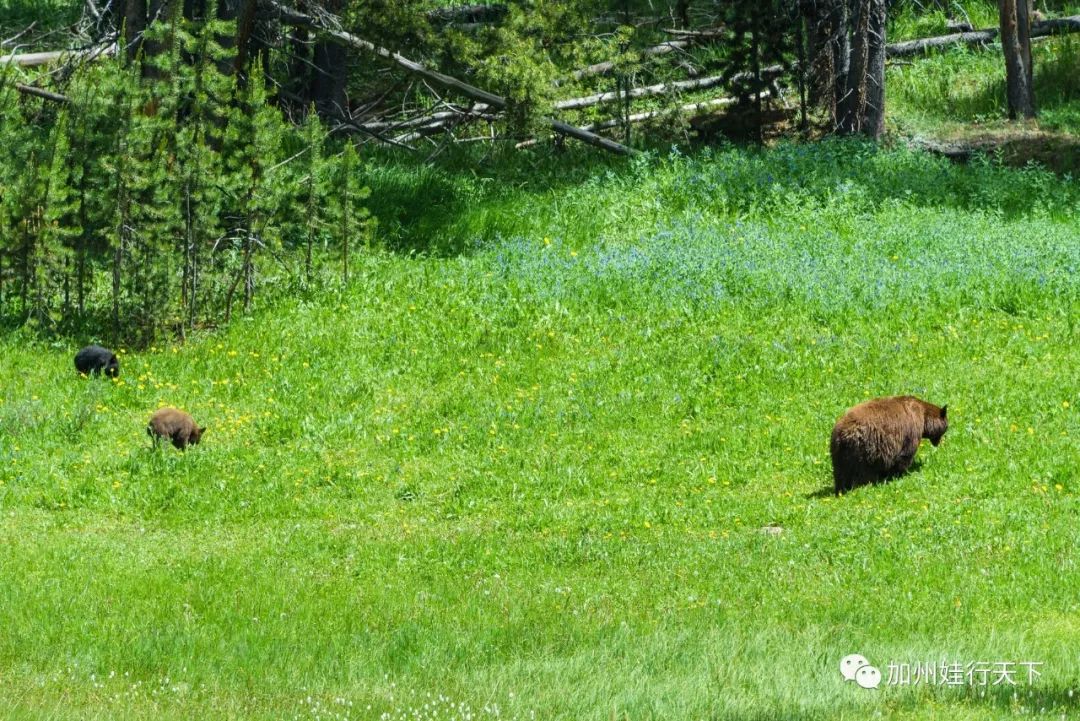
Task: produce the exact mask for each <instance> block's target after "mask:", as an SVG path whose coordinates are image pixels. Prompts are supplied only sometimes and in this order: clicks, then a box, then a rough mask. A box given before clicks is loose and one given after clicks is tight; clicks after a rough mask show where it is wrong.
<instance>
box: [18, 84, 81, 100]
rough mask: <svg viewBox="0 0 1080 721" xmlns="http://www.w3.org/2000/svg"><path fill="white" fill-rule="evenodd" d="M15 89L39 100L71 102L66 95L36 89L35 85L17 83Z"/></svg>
mask: <svg viewBox="0 0 1080 721" xmlns="http://www.w3.org/2000/svg"><path fill="white" fill-rule="evenodd" d="M15 89H16V90H18V91H19V92H20V93H24V94H26V95H34V96H37V97H39V98H44V99H45V100H51V101H53V102H54V103H67V102H70V99H69V98H68V96H66V95H61V94H60V93H54V92H51V91H49V90H44V89H42V88H36V87H34V86H33V85H23V84H22V83H15Z"/></svg>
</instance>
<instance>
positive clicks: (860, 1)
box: [837, 0, 871, 134]
mask: <svg viewBox="0 0 1080 721" xmlns="http://www.w3.org/2000/svg"><path fill="white" fill-rule="evenodd" d="M870 3H871V0H856V5H855V17H854V22H853V23H852V27H853V32H852V38H851V64H850V67H849V68H848V72H847V85H846V87H845V88H844V94H843V96H842V97H841V99H840V102H839V103H837V106H838V107H837V113H838V115H839V120H838V122H837V130H839V131H840V132H841V133H844V134H850V133H857V132H859V130H860V126H861V120H862V117H863V113H864V111H865V107H866V85H867V83H866V73H867V69H868V64H869V51H870Z"/></svg>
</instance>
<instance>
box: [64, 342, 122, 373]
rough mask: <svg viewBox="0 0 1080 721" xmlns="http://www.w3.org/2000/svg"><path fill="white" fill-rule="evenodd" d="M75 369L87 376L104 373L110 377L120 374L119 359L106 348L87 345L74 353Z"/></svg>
mask: <svg viewBox="0 0 1080 721" xmlns="http://www.w3.org/2000/svg"><path fill="white" fill-rule="evenodd" d="M75 370H77V371H79V372H80V373H85V374H86V375H88V376H90V375H94V376H96V375H98V374H99V373H104V374H105V375H107V376H109V377H110V378H115V377H117V376H118V375H120V361H119V360H117V359H116V354H115V353H113V352H112V351H111V350H109V349H108V348H102V347H101V346H99V345H88V346H86V347H85V348H83V349H82V350H81V351H79V352H78V353H76V354H75Z"/></svg>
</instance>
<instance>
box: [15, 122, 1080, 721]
mask: <svg viewBox="0 0 1080 721" xmlns="http://www.w3.org/2000/svg"><path fill="white" fill-rule="evenodd" d="M391 172H392V171H391V170H386V171H384V176H383V177H390V176H389V175H388V174H390V173H391ZM396 172H397V173H399V174H398V175H396V176H394V177H395V178H397V180H396V181H395V182H396V185H395V186H394V187H398V188H402V187H405V188H408V178H411V177H417V176H416V175H415V174H413V173H412V172H411V171H407V170H406V169H405V168H403V167H400V166H398V171H396ZM425 172H428V173H432V174H433V175H432V177H441V178H442V179H441V180H439V181H438V182H441V183H445V184H446V185H447V187H468V186H467V185H455V184H457V183H459V181H458V179H457V178H456V177H455V176H453V174H450V173H446V174H445V175H443V176H440V174H439V173H440V171H425ZM505 172H511V171H505ZM542 172H543V170H542V169H540V170H539V171H538V176H537V177H542ZM569 172H570V174H571V175H574V176H575V182H574V183H573V184H567V185H565V186H563V185H559V184H557V183H551V184H549V185H548V186H547V189H544V188H543V187H542V185H543V183H542V182H541V181H540V180H537V179H535V178H534V180H533V184H532V185H529V184H528V183H524V182H523V183H513V182H509V180H508V178H507V177H506V176H502V177H501V178H497V179H496V180H493V181H492V183H484V182H483V181H478V182H477V187H478V188H479V189H474V190H473V191H470V192H474V193H476V194H477V195H475V196H472V197H471V198H470V196H466V197H465V198H464V207H463V208H461V209H460V210H459V212H457V213H455V214H454V215H453V216H452V217H451V216H447V217H441V216H440V215H439V209H438V208H436V207H432V208H429V209H428V211H427V212H428V215H426V216H425V218H424V220H423V223H426V224H427V225H426V227H427V228H429V230H430V231H431V233H432V235H431V237H430V241H431V242H432V243H433V244H435V245H438V244H440V243H445V244H447V245H450V244H451V243H452V242H453V241H454V239H455V237H459V238H460V240H459V241H458V242H459V243H460V244H461V245H462V246H463V247H466V248H468V249H470V252H469V253H467V254H465V255H460V256H456V257H451V258H439V257H420V258H412V257H408V256H402V255H392V254H374V255H369V256H367V257H366V258H362V259H358V260H357V261H356V263H357V266H356V269H355V282H354V283H353V284H352V285H351V286H350V288H349V289H348V290H347V291H344V292H336V293H327V294H323V295H321V296H319V297H314V298H309V299H305V298H304V297H303V296H300V297H296V298H292V299H287V300H284V301H282V302H280V303H278V304H276V305H274V306H272V307H265V308H262V309H261V310H259V311H258V312H257V313H256V314H255V315H254V316H252V317H250V318H244V319H240V320H238V321H236V322H235V323H234V324H233V325H232V326H231V327H230V328H228V329H226V330H222V331H221V332H218V333H214V334H207V335H204V336H202V337H199V338H197V339H195V340H194V341H192V342H189V343H188V344H186V345H184V346H179V345H172V344H160V345H158V346H156V347H153V348H149V349H146V350H145V351H140V352H132V351H130V350H128V351H127V352H125V353H123V354H122V356H121V363H122V376H121V378H120V380H118V381H116V382H112V381H108V380H87V379H80V378H79V377H78V376H77V375H76V374H75V372H74V369H73V367H72V364H71V356H72V354H73V352H74V350H75V346H74V344H70V343H63V342H53V343H45V342H42V341H32V340H28V339H26V338H23V337H20V336H10V337H8V338H6V339H4V340H2V341H0V356H2V357H3V358H4V363H2V364H0V512H2V515H0V518H2V521H0V544H2V547H3V548H4V549H5V551H4V553H3V554H0V609H2V614H3V619H4V629H5V631H4V633H3V634H0V678H2V684H0V704H2V706H3V708H4V709H5V714H7V715H8V716H9V717H13V718H21V717H26V718H41V717H48V718H87V717H100V718H148V719H149V718H154V719H160V718H176V719H187V718H265V719H277V718H301V719H314V718H323V719H369V718H371V719H374V718H390V719H435V718H458V719H466V718H473V719H496V718H502V719H505V718H519V719H527V718H537V719H550V718H563V719H608V718H611V717H615V718H620V719H622V718H629V719H642V718H663V719H694V718H717V719H719V718H724V719H727V718H738V719H766V718H769V719H772V718H785V719H790V718H801V719H837V718H852V719H855V718H859V719H862V718H868V717H871V716H875V715H876V714H879V713H880V715H881V716H882V717H885V718H894V719H917V718H926V717H928V715H931V714H932V715H933V717H934V718H943V719H990V718H1003V717H1007V716H1010V715H1012V714H1013V713H1014V712H1018V711H1024V710H1027V711H1039V710H1041V709H1046V710H1047V712H1048V713H1049V712H1053V717H1055V718H1057V717H1059V716H1060V715H1061V714H1062V713H1063V712H1068V711H1070V710H1073V709H1075V706H1074V701H1073V697H1072V696H1071V695H1070V694H1071V693H1072V692H1073V690H1075V689H1077V688H1078V686H1080V667H1078V666H1077V663H1076V658H1075V652H1074V651H1075V647H1076V644H1077V643H1078V642H1080V626H1078V625H1077V622H1076V618H1077V616H1076V613H1077V610H1078V608H1077V600H1076V588H1077V587H1078V585H1077V584H1078V582H1080V578H1078V576H1077V569H1076V566H1075V563H1074V561H1073V556H1074V555H1075V553H1074V551H1075V548H1076V547H1077V544H1078V541H1080V531H1078V526H1077V524H1076V522H1075V519H1076V514H1077V512H1078V510H1080V504H1078V501H1077V498H1078V496H1077V493H1078V491H1080V485H1078V484H1080V477H1078V475H1077V464H1076V450H1075V449H1076V447H1077V446H1076V444H1077V439H1078V437H1080V417H1078V416H1077V411H1078V409H1080V391H1078V389H1080V351H1078V350H1077V349H1078V348H1080V344H1078V343H1077V340H1078V337H1077V336H1078V331H1077V327H1076V326H1077V316H1078V314H1080V286H1078V284H1077V280H1076V278H1077V274H1076V273H1077V270H1078V268H1080V245H1078V244H1077V243H1076V238H1077V233H1078V230H1080V228H1078V226H1077V221H1076V220H1075V218H1076V213H1075V211H1076V205H1077V193H1076V190H1075V188H1074V187H1073V186H1072V185H1071V184H1069V183H1068V182H1065V181H1060V180H1057V179H1055V178H1054V177H1053V176H1051V175H1049V174H1046V173H1042V172H1040V171H1036V170H1028V171H1022V172H1021V171H1009V170H1003V169H999V168H996V167H993V166H990V165H985V164H982V165H975V166H973V167H968V168H959V167H954V166H950V165H949V164H947V163H945V162H944V161H938V160H933V159H928V158H925V157H922V156H918V155H915V154H911V153H907V152H905V151H891V152H877V151H874V150H872V149H871V148H869V147H868V146H862V145H858V144H847V143H826V144H822V145H818V146H797V145H792V146H782V147H780V148H778V149H775V150H773V151H770V152H766V153H746V152H743V151H736V150H728V151H721V152H716V153H712V154H708V155H704V156H701V157H696V158H683V157H680V156H672V157H670V158H667V159H663V160H657V159H651V160H649V159H646V160H642V161H638V162H637V163H636V164H632V165H629V166H618V165H613V166H612V167H611V169H610V172H608V171H605V170H603V169H599V170H595V169H594V170H592V171H590V170H588V169H587V168H583V167H578V168H576V169H572V170H571V171H569ZM492 184H494V185H496V186H502V187H503V188H504V189H503V190H499V189H497V188H489V187H487V186H489V185H492ZM505 188H512V189H511V190H505ZM373 190H374V191H375V192H374V193H373V196H372V198H373V202H374V203H381V204H382V206H383V207H384V208H385V209H390V208H392V207H393V205H392V204H393V203H394V202H395V201H394V198H393V197H389V196H387V195H381V196H380V187H379V186H378V184H377V183H373ZM482 193H487V194H488V195H486V196H481V195H480V194H482ZM407 197H421V194H419V193H417V194H415V195H413V196H407ZM478 198H479V199H482V200H483V201H484V202H477V199H478ZM398 202H402V201H398ZM399 207H402V212H404V210H405V208H404V206H399ZM413 212H420V211H419V210H415V211H413ZM406 240H409V238H408V236H406V235H401V236H399V238H398V241H399V242H401V243H404V242H405V241H406ZM418 241H419V239H418V238H412V239H411V241H410V242H418ZM125 350H126V349H125ZM895 393H915V394H918V395H920V396H923V397H925V398H927V399H928V400H931V401H933V402H935V403H948V404H949V409H950V417H951V418H952V427H951V429H950V431H949V433H948V434H947V435H946V436H945V439H944V441H943V442H942V444H941V446H940V447H938V448H930V447H929V446H928V445H927V446H924V447H923V448H922V449H921V450H920V452H919V456H918V460H919V462H920V465H919V467H918V469H917V470H916V471H915V472H914V473H912V474H910V475H909V476H907V477H905V478H903V479H901V480H899V481H897V482H895V483H893V484H890V485H888V486H883V487H874V488H866V489H862V490H860V491H858V492H856V493H853V494H851V495H849V496H847V497H845V498H843V499H834V498H832V497H831V496H830V494H829V493H828V489H829V488H830V487H831V477H830V472H829V466H828V455H827V439H828V434H829V430H830V428H831V425H832V423H833V421H834V420H835V418H836V417H837V416H838V415H839V414H840V413H841V412H842V411H843V410H844V409H845V408H847V407H848V406H850V405H852V404H854V403H856V402H858V401H860V400H862V399H865V398H868V397H871V396H876V395H882V394H895ZM163 404H168V405H176V406H179V407H182V408H184V409H186V410H188V411H189V412H191V413H192V414H193V415H194V417H195V419H196V420H197V421H198V422H199V423H200V424H202V425H206V426H208V427H209V430H208V431H207V433H206V436H205V437H204V439H203V443H202V444H201V445H199V446H197V447H195V448H192V449H190V450H189V451H188V452H186V453H180V452H178V451H175V450H173V449H171V448H165V449H162V450H161V451H159V452H154V451H152V450H151V449H150V442H149V439H148V438H147V437H146V435H145V432H144V428H145V424H146V420H147V419H148V418H149V416H150V414H151V412H152V411H153V410H154V409H155V408H157V407H158V406H160V405H163ZM766 525H770V526H780V527H781V528H782V529H783V531H782V532H781V533H780V534H779V535H770V534H765V533H763V532H762V531H761V529H762V528H763V527H764V526H766ZM856 651H857V652H860V653H863V654H865V655H867V656H868V657H869V658H871V659H872V660H873V661H874V662H875V663H879V664H881V665H882V666H884V664H886V663H888V662H889V661H890V660H895V661H908V662H927V661H932V660H942V659H948V660H954V661H962V662H968V661H971V662H974V661H1021V660H1031V661H1039V662H1042V663H1044V666H1043V672H1044V673H1043V677H1042V679H1040V681H1039V683H1038V684H1037V685H1034V686H1020V687H1017V688H1016V689H1004V690H1003V689H987V690H986V693H984V694H982V695H980V692H979V689H975V690H974V691H973V692H967V691H964V690H957V689H947V688H944V687H941V688H934V689H928V688H910V687H908V688H900V687H883V688H882V689H881V690H880V691H878V692H876V693H874V692H869V691H864V690H862V689H858V688H856V687H854V686H853V685H851V684H848V685H844V684H843V683H842V682H841V680H840V676H839V673H838V670H837V664H838V662H839V659H840V658H841V657H842V656H844V655H846V654H848V653H852V652H856ZM1013 690H1015V691H1016V693H1017V695H1016V696H1015V697H1014V696H1012V691H1013ZM384 714H386V716H383V715H384Z"/></svg>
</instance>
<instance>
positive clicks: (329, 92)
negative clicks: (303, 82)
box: [308, 0, 349, 118]
mask: <svg viewBox="0 0 1080 721" xmlns="http://www.w3.org/2000/svg"><path fill="white" fill-rule="evenodd" d="M344 6H345V2H344V0H327V1H326V2H325V3H324V7H325V8H326V10H327V11H329V12H332V13H334V14H339V13H340V12H341V10H343V9H344ZM312 59H313V67H312V68H311V81H310V82H311V84H310V90H309V94H308V98H310V100H311V101H312V102H313V103H315V110H316V111H318V113H319V115H320V116H322V117H324V118H330V117H333V116H334V115H345V116H348V115H349V110H348V101H347V100H346V96H345V81H346V73H347V70H348V60H349V53H348V51H347V50H346V49H345V48H344V47H343V46H342V45H341V43H338V42H334V41H333V40H332V39H330V38H327V37H320V38H319V39H318V40H316V42H315V51H314V56H313V58H312Z"/></svg>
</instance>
